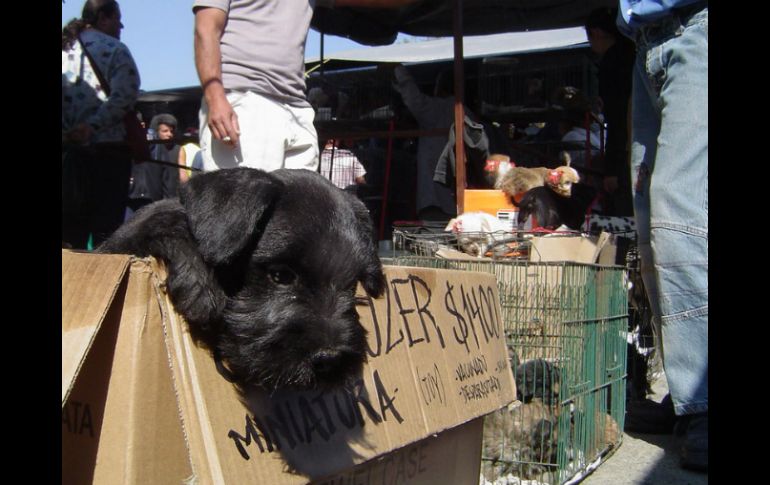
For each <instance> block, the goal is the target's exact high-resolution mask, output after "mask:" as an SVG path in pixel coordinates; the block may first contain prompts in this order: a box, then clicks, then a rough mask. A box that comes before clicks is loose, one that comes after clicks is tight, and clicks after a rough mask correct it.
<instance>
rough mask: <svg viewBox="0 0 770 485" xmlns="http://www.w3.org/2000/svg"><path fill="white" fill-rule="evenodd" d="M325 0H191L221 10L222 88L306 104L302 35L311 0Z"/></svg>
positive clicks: (324, 0)
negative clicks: (222, 13)
mask: <svg viewBox="0 0 770 485" xmlns="http://www.w3.org/2000/svg"><path fill="white" fill-rule="evenodd" d="M331 3H332V2H331V1H330V0H195V1H194V2H193V11H195V9H196V8H197V7H215V8H218V9H220V10H223V11H224V12H226V13H227V23H226V24H225V29H224V32H223V33H222V39H221V40H220V48H221V51H222V83H223V84H224V87H225V89H226V90H239V91H254V92H256V93H259V94H262V95H265V96H269V97H273V98H277V99H278V100H279V101H281V102H283V103H286V104H289V105H291V106H300V107H307V106H310V104H309V103H308V102H307V99H306V97H305V78H304V68H305V40H306V38H307V32H308V29H309V28H310V19H311V18H312V16H313V8H314V7H315V5H316V4H318V5H324V6H331Z"/></svg>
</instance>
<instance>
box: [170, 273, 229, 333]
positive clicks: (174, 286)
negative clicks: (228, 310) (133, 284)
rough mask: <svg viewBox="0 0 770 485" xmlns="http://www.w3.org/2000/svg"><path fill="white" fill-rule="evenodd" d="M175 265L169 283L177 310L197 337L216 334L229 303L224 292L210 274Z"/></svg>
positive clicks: (171, 296)
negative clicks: (226, 305)
mask: <svg viewBox="0 0 770 485" xmlns="http://www.w3.org/2000/svg"><path fill="white" fill-rule="evenodd" d="M176 266H177V267H173V266H172V270H171V271H169V277H168V280H167V281H166V287H167V289H168V293H169V296H170V298H171V301H172V303H173V304H174V308H175V309H176V311H177V312H178V313H179V314H180V315H182V316H183V317H184V318H185V320H186V321H187V323H188V324H189V325H190V329H191V331H193V332H194V334H195V336H203V335H209V334H211V333H212V332H216V331H217V329H218V327H219V322H220V321H221V319H222V313H223V312H224V309H225V304H226V302H227V296H226V295H225V292H224V291H223V290H222V288H221V287H220V286H219V284H218V283H217V282H216V280H215V278H214V276H213V274H212V273H211V271H209V270H207V269H203V268H199V270H198V271H194V270H191V269H190V267H189V266H193V265H183V266H186V267H184V268H180V267H178V266H180V265H176Z"/></svg>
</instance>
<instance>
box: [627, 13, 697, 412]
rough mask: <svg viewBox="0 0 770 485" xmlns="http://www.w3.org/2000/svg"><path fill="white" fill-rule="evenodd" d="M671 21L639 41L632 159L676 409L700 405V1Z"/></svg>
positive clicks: (645, 250) (645, 257)
mask: <svg viewBox="0 0 770 485" xmlns="http://www.w3.org/2000/svg"><path fill="white" fill-rule="evenodd" d="M673 27H674V26H672V29H671V30H670V32H668V33H666V35H663V36H660V37H658V38H656V39H649V38H642V39H641V40H642V41H641V42H639V45H638V47H639V49H638V58H637V66H636V77H635V79H634V114H633V116H634V120H633V122H634V131H633V133H634V134H633V145H632V163H633V164H634V167H633V168H634V172H633V173H634V183H635V184H637V183H639V185H638V186H637V185H635V187H636V192H635V207H636V209H637V219H638V220H637V224H638V226H639V227H638V229H639V231H640V236H639V238H640V240H641V242H642V243H644V246H641V245H640V254H641V256H642V261H643V268H644V267H645V266H646V267H647V268H649V266H650V263H651V264H652V267H653V275H654V278H650V277H649V276H650V275H649V273H648V274H647V278H646V279H645V284H647V281H648V280H654V282H651V283H652V284H651V285H650V286H649V287H648V292H649V294H650V297H651V300H652V301H654V302H655V303H653V311H654V312H655V314H656V315H660V323H661V328H662V337H663V349H664V368H665V370H666V377H667V380H668V385H669V389H670V391H671V397H672V399H673V402H674V407H675V409H676V412H677V414H679V415H683V414H691V413H695V412H702V411H707V410H708V190H707V186H708V40H707V39H708V9H704V10H703V11H701V12H700V13H698V14H696V15H694V16H693V17H692V18H691V19H689V21H688V22H687V25H686V26H684V27H682V26H678V27H677V28H673ZM657 33H659V34H660V33H661V32H660V31H658V32H657ZM656 132H657V133H656ZM640 170H641V171H640ZM647 211H648V212H647ZM647 231H649V243H650V244H649V246H646V240H645V239H646V234H645V233H646V232H647Z"/></svg>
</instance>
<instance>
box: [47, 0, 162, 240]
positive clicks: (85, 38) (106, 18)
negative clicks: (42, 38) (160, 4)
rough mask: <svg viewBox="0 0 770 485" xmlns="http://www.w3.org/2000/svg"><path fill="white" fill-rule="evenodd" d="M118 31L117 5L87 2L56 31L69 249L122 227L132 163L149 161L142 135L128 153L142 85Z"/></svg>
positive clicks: (105, 0) (98, 0) (64, 232)
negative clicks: (59, 48)
mask: <svg viewBox="0 0 770 485" xmlns="http://www.w3.org/2000/svg"><path fill="white" fill-rule="evenodd" d="M122 28H123V24H122V23H121V14H120V7H119V5H118V3H117V2H116V1H114V0H87V1H86V2H85V4H84V6H83V11H82V15H81V18H79V19H73V20H72V21H70V22H69V23H68V24H67V25H66V26H65V27H64V28H63V29H62V245H63V246H67V247H72V248H75V249H86V245H87V243H88V239H89V236H91V237H92V240H93V244H94V246H96V245H98V244H99V243H101V242H102V241H103V240H105V239H106V238H107V237H108V236H109V235H110V234H112V232H114V231H115V229H117V228H118V227H119V226H120V224H121V223H122V222H123V219H124V214H125V208H126V203H127V200H128V186H129V180H130V177H131V165H132V159H134V158H136V159H137V160H140V161H143V160H148V159H149V158H150V155H149V147H148V145H147V141H146V136H145V135H139V136H144V137H145V139H144V140H143V143H144V145H145V146H146V147H147V151H146V153H142V152H141V150H140V151H137V150H134V149H129V142H130V140H131V139H132V138H131V136H130V135H129V134H130V133H131V131H130V130H127V125H126V122H125V120H128V121H129V122H131V123H135V125H128V126H133V127H134V128H135V127H136V126H137V125H138V120H137V119H136V114H135V112H134V105H135V103H136V99H137V97H138V95H139V85H140V79H139V73H138V70H137V68H136V64H135V63H134V60H133V57H132V56H131V53H130V51H129V50H128V48H127V47H126V45H125V44H123V43H121V42H120V41H119V39H120V30H121V29H122ZM131 118H133V120H134V121H133V122H132V121H131ZM133 136H134V137H136V136H138V135H137V134H136V133H134V135H133ZM136 146H139V145H135V147H136ZM142 150H143V149H142Z"/></svg>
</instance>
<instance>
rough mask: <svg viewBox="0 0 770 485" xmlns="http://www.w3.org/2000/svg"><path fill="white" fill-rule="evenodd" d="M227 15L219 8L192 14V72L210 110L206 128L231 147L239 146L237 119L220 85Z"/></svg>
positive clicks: (201, 10)
mask: <svg viewBox="0 0 770 485" xmlns="http://www.w3.org/2000/svg"><path fill="white" fill-rule="evenodd" d="M226 22H227V14H226V13H225V12H224V11H223V10H220V9H218V8H213V7H204V8H198V9H197V10H195V68H196V69H197V71H198V78H199V79H200V82H201V87H202V88H203V96H204V98H205V99H206V104H208V107H209V119H208V124H209V128H211V133H212V135H213V136H214V138H216V139H217V140H222V138H223V137H225V136H229V137H230V139H231V141H230V145H231V146H235V145H236V144H237V143H238V136H239V135H240V127H239V126H238V116H237V115H236V114H235V111H234V110H233V107H232V106H231V105H230V102H229V101H227V97H226V96H225V87H224V86H223V85H222V53H221V50H220V48H219V40H220V38H221V37H222V32H224V29H225V23H226Z"/></svg>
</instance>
